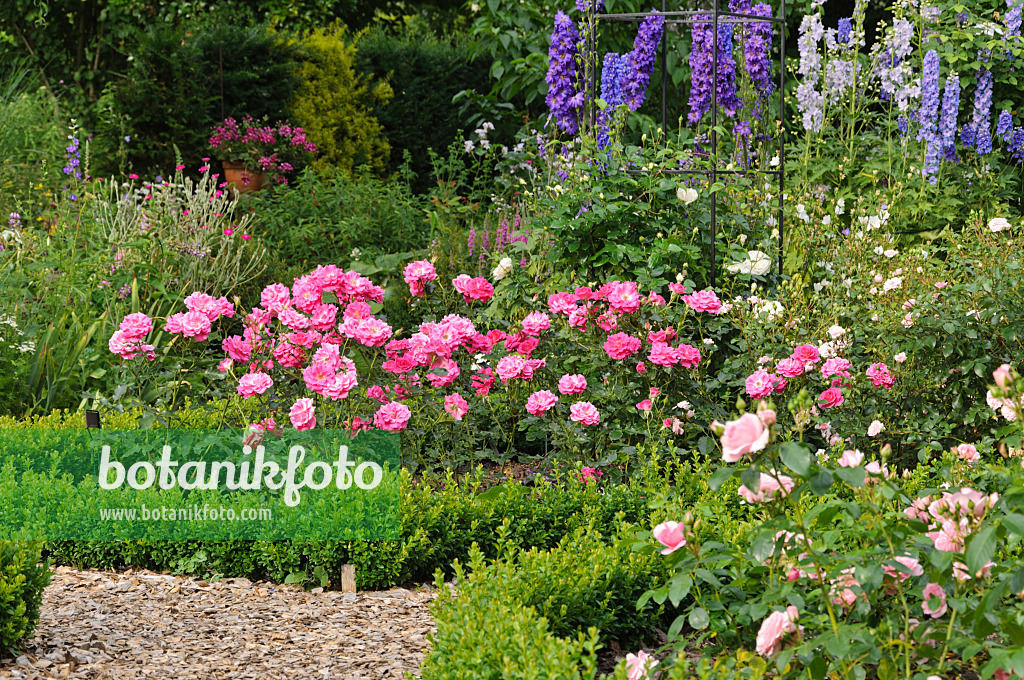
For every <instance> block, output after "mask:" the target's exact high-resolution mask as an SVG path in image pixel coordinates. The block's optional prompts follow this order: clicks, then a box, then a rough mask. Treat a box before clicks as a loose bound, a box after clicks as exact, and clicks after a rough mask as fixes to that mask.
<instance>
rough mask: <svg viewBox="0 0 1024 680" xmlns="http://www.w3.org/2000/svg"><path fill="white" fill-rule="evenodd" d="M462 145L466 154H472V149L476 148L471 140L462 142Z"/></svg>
mask: <svg viewBox="0 0 1024 680" xmlns="http://www.w3.org/2000/svg"><path fill="white" fill-rule="evenodd" d="M463 145H464V146H465V147H466V153H473V149H475V148H476V145H475V144H473V140H471V139H467V140H466V141H465V142H463Z"/></svg>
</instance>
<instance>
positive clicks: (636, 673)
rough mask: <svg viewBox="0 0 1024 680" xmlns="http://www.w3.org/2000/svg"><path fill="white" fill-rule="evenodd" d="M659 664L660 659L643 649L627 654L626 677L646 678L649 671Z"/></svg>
mask: <svg viewBox="0 0 1024 680" xmlns="http://www.w3.org/2000/svg"><path fill="white" fill-rule="evenodd" d="M657 665H658V661H657V660H656V659H654V658H653V657H652V656H651V655H650V654H648V653H647V652H645V651H643V650H642V649H641V650H640V651H639V652H637V653H636V654H633V653H629V654H627V655H626V679H627V680H646V678H647V677H648V676H647V673H648V672H649V671H650V670H651V669H652V668H654V667H655V666H657Z"/></svg>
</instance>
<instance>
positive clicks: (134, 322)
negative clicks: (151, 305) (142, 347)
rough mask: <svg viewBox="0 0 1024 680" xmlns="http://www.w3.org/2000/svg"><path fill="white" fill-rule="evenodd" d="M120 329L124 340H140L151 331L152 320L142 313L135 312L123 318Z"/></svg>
mask: <svg viewBox="0 0 1024 680" xmlns="http://www.w3.org/2000/svg"><path fill="white" fill-rule="evenodd" d="M120 328H121V332H123V333H124V337H125V339H126V340H133V341H134V340H142V339H143V338H145V337H146V336H147V335H149V332H150V331H151V330H153V320H152V319H150V318H149V317H148V316H146V315H145V314H143V313H142V312H136V313H135V314H129V315H128V316H126V317H124V318H123V319H122V320H121V326H120Z"/></svg>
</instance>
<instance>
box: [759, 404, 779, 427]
mask: <svg viewBox="0 0 1024 680" xmlns="http://www.w3.org/2000/svg"><path fill="white" fill-rule="evenodd" d="M757 417H758V418H760V419H761V422H762V423H764V424H765V425H768V426H771V425H774V424H775V421H776V419H777V416H776V414H775V410H774V409H770V408H768V407H767V406H766V405H765V402H763V401H762V402H758V404H757Z"/></svg>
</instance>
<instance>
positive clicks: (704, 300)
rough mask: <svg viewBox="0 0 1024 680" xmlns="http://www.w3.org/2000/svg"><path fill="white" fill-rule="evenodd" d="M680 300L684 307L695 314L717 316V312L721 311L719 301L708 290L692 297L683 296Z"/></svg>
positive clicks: (712, 292) (713, 292)
mask: <svg viewBox="0 0 1024 680" xmlns="http://www.w3.org/2000/svg"><path fill="white" fill-rule="evenodd" d="M682 299H683V302H685V303H686V306H687V307H689V308H690V309H692V310H693V311H695V312H708V313H709V314H718V312H719V310H720V309H722V302H721V300H719V299H718V296H717V295H715V291H713V290H711V289H710V288H707V289H705V290H701V291H697V292H696V293H694V294H693V295H684V296H683V298H682Z"/></svg>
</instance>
